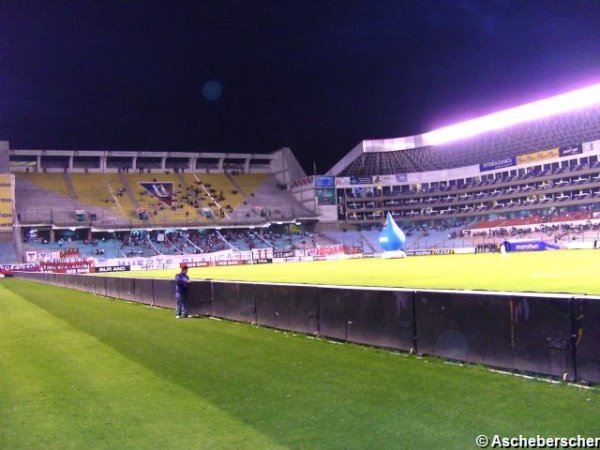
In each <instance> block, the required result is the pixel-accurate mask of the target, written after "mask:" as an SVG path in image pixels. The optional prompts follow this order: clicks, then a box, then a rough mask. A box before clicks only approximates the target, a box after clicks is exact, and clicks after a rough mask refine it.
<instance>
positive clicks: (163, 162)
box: [160, 156, 167, 170]
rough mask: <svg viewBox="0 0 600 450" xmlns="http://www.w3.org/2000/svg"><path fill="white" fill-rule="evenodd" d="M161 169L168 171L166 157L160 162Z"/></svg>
mask: <svg viewBox="0 0 600 450" xmlns="http://www.w3.org/2000/svg"><path fill="white" fill-rule="evenodd" d="M160 169H161V170H166V169H167V157H166V156H163V157H162V158H161V160H160Z"/></svg>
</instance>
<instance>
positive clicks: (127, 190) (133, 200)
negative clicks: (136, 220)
mask: <svg viewBox="0 0 600 450" xmlns="http://www.w3.org/2000/svg"><path fill="white" fill-rule="evenodd" d="M119 181H121V183H122V184H123V187H124V188H125V194H127V198H129V201H130V202H131V203H132V205H133V207H134V209H135V210H137V209H138V208H139V207H140V203H139V202H138V200H137V198H136V196H135V193H134V192H133V190H132V189H131V185H130V184H129V180H128V179H127V176H126V175H125V174H124V173H123V172H119Z"/></svg>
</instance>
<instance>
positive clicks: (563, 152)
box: [558, 144, 583, 158]
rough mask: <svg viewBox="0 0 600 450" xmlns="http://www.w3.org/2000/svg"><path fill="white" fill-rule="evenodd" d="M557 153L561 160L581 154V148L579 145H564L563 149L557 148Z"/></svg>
mask: <svg viewBox="0 0 600 450" xmlns="http://www.w3.org/2000/svg"><path fill="white" fill-rule="evenodd" d="M558 153H559V154H560V156H561V158H562V157H563V156H572V155H579V154H581V153H583V146H582V145H581V144H576V145H566V146H564V147H559V149H558Z"/></svg>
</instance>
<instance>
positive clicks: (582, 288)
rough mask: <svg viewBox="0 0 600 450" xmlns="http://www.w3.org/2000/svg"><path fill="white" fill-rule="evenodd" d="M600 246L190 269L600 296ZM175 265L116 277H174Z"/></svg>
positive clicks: (253, 277) (314, 280) (251, 277)
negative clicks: (584, 248)
mask: <svg viewBox="0 0 600 450" xmlns="http://www.w3.org/2000/svg"><path fill="white" fill-rule="evenodd" d="M599 266H600V250H558V251H541V252H517V253H510V254H500V253H485V254H478V255H473V254H471V255H438V256H410V257H408V258H405V259H391V260H390V259H387V260H384V259H351V260H344V261H318V262H304V263H286V264H257V265H248V266H231V267H202V268H191V269H190V271H189V275H190V277H191V278H192V279H203V278H212V279H215V280H237V281H264V282H282V283H307V284H335V285H343V286H378V287H403V288H412V289H474V290H482V291H519V292H554V293H574V294H589V295H592V294H594V295H600V283H598V267H599ZM176 272H177V271H176V270H163V271H158V270H154V271H148V272H120V273H114V274H112V273H111V274H110V275H111V276H123V277H132V276H133V277H140V278H142V277H144V278H146V277H148V278H173V277H174V276H175V273H176Z"/></svg>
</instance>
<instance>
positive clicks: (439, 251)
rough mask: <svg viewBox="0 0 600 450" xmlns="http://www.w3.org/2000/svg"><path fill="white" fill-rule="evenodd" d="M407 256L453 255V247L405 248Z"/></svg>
mask: <svg viewBox="0 0 600 450" xmlns="http://www.w3.org/2000/svg"><path fill="white" fill-rule="evenodd" d="M404 253H406V254H407V255H408V256H430V255H454V249H453V248H429V249H422V250H405V251H404Z"/></svg>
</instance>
